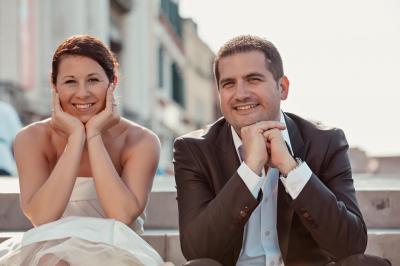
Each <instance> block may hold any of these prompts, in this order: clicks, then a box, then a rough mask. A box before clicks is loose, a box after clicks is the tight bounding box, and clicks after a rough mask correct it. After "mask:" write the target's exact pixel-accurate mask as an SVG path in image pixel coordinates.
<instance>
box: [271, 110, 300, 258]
mask: <svg viewBox="0 0 400 266" xmlns="http://www.w3.org/2000/svg"><path fill="white" fill-rule="evenodd" d="M284 116H285V121H286V127H287V129H288V132H289V138H290V143H291V145H292V149H293V153H294V156H295V157H299V158H301V159H303V160H304V141H303V138H302V136H301V134H300V131H299V129H298V127H297V125H296V124H295V122H294V121H293V120H292V119H291V118H290V117H289V116H288V115H286V114H284ZM291 202H292V199H291V197H290V195H289V194H288V193H286V191H285V187H284V186H283V184H282V182H279V184H278V204H277V205H278V210H277V212H278V213H277V231H278V240H279V247H280V249H281V253H282V258H283V260H284V261H286V257H287V253H288V244H289V236H290V229H291V225H292V218H293V209H292V208H291V206H290V204H291Z"/></svg>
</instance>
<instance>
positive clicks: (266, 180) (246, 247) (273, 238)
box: [231, 113, 312, 266]
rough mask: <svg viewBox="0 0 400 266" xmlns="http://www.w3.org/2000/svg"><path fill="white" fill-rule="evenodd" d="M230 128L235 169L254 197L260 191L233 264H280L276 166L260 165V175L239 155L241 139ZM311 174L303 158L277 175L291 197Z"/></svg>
mask: <svg viewBox="0 0 400 266" xmlns="http://www.w3.org/2000/svg"><path fill="white" fill-rule="evenodd" d="M280 122H281V123H283V124H285V125H286V122H285V119H284V115H283V113H281V116H280ZM231 131H232V137H233V142H234V145H235V148H236V152H237V154H238V157H239V160H240V161H241V165H240V167H239V168H238V170H237V172H238V174H239V176H240V177H241V178H242V179H243V181H244V183H245V184H246V186H247V188H248V189H249V190H250V192H251V193H252V194H253V196H254V197H255V198H257V196H258V193H259V192H260V189H261V190H262V191H263V198H262V200H261V202H260V204H259V205H258V206H257V208H256V209H255V210H254V211H253V213H252V214H251V216H250V218H249V220H248V222H247V224H246V226H245V229H244V235H243V245H242V250H241V252H240V255H239V259H238V262H237V264H236V265H239V266H244V265H246V266H251V265H254V266H256V265H257V266H258V265H266V266H273V265H284V264H283V260H282V257H281V251H280V249H279V242H278V233H277V230H276V217H277V199H278V182H279V170H278V169H276V168H271V167H270V168H269V169H268V172H267V173H265V171H264V169H263V170H262V174H261V176H259V175H257V174H256V173H254V172H253V171H252V170H251V169H250V168H249V167H248V166H247V165H246V163H245V162H243V160H242V158H241V156H240V153H239V147H240V146H241V145H242V141H241V139H240V138H239V136H238V135H237V133H236V131H235V130H234V129H233V127H231ZM282 135H283V138H284V140H285V141H286V143H287V144H288V146H289V148H290V152H291V154H293V150H292V145H291V142H290V138H289V133H288V131H287V129H285V130H282ZM311 174H312V172H311V170H310V168H309V167H308V165H307V163H306V162H303V163H301V164H300V165H299V166H298V167H296V168H295V169H294V170H292V171H290V172H289V174H288V176H287V177H286V178H284V177H281V178H280V179H281V182H282V183H283V186H284V187H285V190H286V192H287V193H289V195H290V196H291V197H292V199H295V198H296V197H297V196H298V195H299V194H300V192H301V190H302V189H303V188H304V186H305V185H306V183H307V181H308V180H309V179H310V177H311Z"/></svg>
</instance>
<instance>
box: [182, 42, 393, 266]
mask: <svg viewBox="0 0 400 266" xmlns="http://www.w3.org/2000/svg"><path fill="white" fill-rule="evenodd" d="M214 74H215V79H216V82H217V86H218V90H219V99H220V105H221V111H222V113H223V118H221V119H219V120H218V121H216V122H215V123H214V124H213V125H210V126H209V127H207V128H205V129H201V130H198V131H195V132H192V133H189V134H187V135H185V136H182V137H180V138H177V139H176V141H175V146H174V148H175V150H174V164H175V178H176V184H177V192H178V198H177V200H178V207H179V223H180V224H179V226H180V239H181V247H182V251H183V254H184V255H185V257H186V258H187V259H191V260H193V261H190V262H189V263H188V265H211V262H210V260H209V259H212V260H214V262H213V263H215V265H220V264H219V263H221V264H223V265H246V266H247V265H327V264H328V265H389V263H388V262H387V261H385V260H382V259H380V258H377V257H373V256H366V255H363V253H364V251H365V248H366V245H367V230H366V226H365V223H364V221H363V218H362V215H361V212H360V209H359V207H358V204H357V200H356V196H355V190H354V186H353V179H352V174H351V167H350V162H349V159H348V156H347V149H348V144H347V141H346V139H345V136H344V133H343V131H342V130H340V129H337V128H326V127H322V126H320V125H315V124H313V123H311V122H309V121H307V120H305V119H303V118H301V117H299V116H297V115H294V114H291V113H286V112H283V111H282V110H281V107H280V103H281V101H282V100H285V99H286V98H287V97H288V93H289V80H288V78H287V77H286V76H285V75H284V72H283V66H282V59H281V57H280V54H279V52H278V50H277V49H276V48H275V46H274V45H273V44H272V43H271V42H269V41H267V40H265V39H262V38H259V37H256V36H239V37H236V38H234V39H232V40H230V41H228V42H227V43H226V44H225V45H224V46H223V47H222V48H221V49H220V51H219V52H218V54H217V56H216V59H215V62H214ZM201 258H208V260H207V261H203V260H201ZM199 259H200V260H199Z"/></svg>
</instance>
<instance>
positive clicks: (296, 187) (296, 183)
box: [280, 162, 312, 200]
mask: <svg viewBox="0 0 400 266" xmlns="http://www.w3.org/2000/svg"><path fill="white" fill-rule="evenodd" d="M311 175H312V171H311V169H310V167H308V165H307V163H306V162H302V163H301V164H300V165H299V166H298V167H296V168H295V169H293V170H292V171H290V172H289V174H288V175H287V177H286V178H285V177H283V176H281V177H280V179H281V181H282V184H283V186H284V187H285V190H286V192H287V193H289V195H290V196H291V197H292V199H293V200H294V199H296V198H297V196H298V195H299V194H300V192H301V191H302V190H303V188H304V186H305V185H306V184H307V182H308V180H309V179H310V177H311Z"/></svg>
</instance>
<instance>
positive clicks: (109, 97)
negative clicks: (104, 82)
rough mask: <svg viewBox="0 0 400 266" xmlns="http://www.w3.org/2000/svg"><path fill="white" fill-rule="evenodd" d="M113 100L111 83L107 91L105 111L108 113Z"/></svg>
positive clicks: (111, 108) (111, 107)
mask: <svg viewBox="0 0 400 266" xmlns="http://www.w3.org/2000/svg"><path fill="white" fill-rule="evenodd" d="M113 98H114V85H113V83H111V84H110V86H109V87H108V89H107V96H106V110H109V111H112V110H113Z"/></svg>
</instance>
